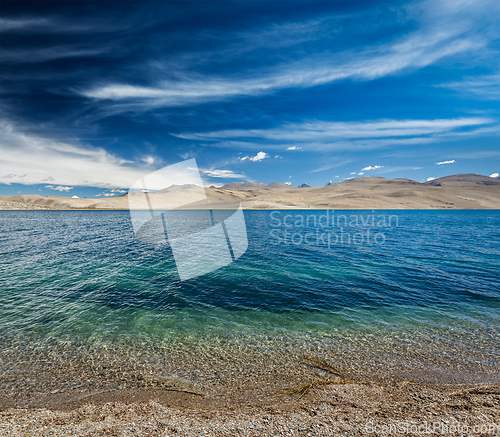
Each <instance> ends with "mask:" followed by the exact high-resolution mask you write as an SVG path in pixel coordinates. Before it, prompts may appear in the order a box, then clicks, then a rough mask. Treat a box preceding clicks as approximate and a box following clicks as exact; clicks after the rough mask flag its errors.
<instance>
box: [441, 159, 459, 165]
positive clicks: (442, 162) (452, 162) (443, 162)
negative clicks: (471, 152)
mask: <svg viewBox="0 0 500 437" xmlns="http://www.w3.org/2000/svg"><path fill="white" fill-rule="evenodd" d="M456 162H457V161H455V160H454V159H452V160H451V161H440V162H436V165H444V164H455V163H456Z"/></svg>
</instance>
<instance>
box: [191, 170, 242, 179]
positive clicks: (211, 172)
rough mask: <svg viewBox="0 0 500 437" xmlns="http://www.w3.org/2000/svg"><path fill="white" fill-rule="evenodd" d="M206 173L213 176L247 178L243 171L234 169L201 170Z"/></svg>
mask: <svg viewBox="0 0 500 437" xmlns="http://www.w3.org/2000/svg"><path fill="white" fill-rule="evenodd" d="M200 171H201V172H202V173H204V174H205V175H207V176H209V177H211V178H226V179H247V177H246V176H245V175H244V174H242V173H235V172H233V171H232V170H200Z"/></svg>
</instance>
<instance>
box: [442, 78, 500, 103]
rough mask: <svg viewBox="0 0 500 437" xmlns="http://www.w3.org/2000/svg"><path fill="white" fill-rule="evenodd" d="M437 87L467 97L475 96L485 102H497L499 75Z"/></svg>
mask: <svg viewBox="0 0 500 437" xmlns="http://www.w3.org/2000/svg"><path fill="white" fill-rule="evenodd" d="M438 86H440V87H443V88H449V89H452V90H455V91H458V92H460V93H464V94H468V95H475V96H478V97H479V98H481V99H486V100H498V99H499V98H500V74H492V75H486V76H479V77H468V78H465V79H464V80H461V81H455V82H448V83H444V84H441V85H438Z"/></svg>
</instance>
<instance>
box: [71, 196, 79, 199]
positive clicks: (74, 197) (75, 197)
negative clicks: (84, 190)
mask: <svg viewBox="0 0 500 437" xmlns="http://www.w3.org/2000/svg"><path fill="white" fill-rule="evenodd" d="M71 198H72V199H79V197H78V196H76V195H75V196H71Z"/></svg>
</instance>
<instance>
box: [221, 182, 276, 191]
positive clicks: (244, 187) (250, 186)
mask: <svg viewBox="0 0 500 437" xmlns="http://www.w3.org/2000/svg"><path fill="white" fill-rule="evenodd" d="M266 188H267V185H266V184H263V183H261V182H231V183H230V184H227V185H223V186H222V187H220V189H221V190H231V191H249V190H265V189H266Z"/></svg>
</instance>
